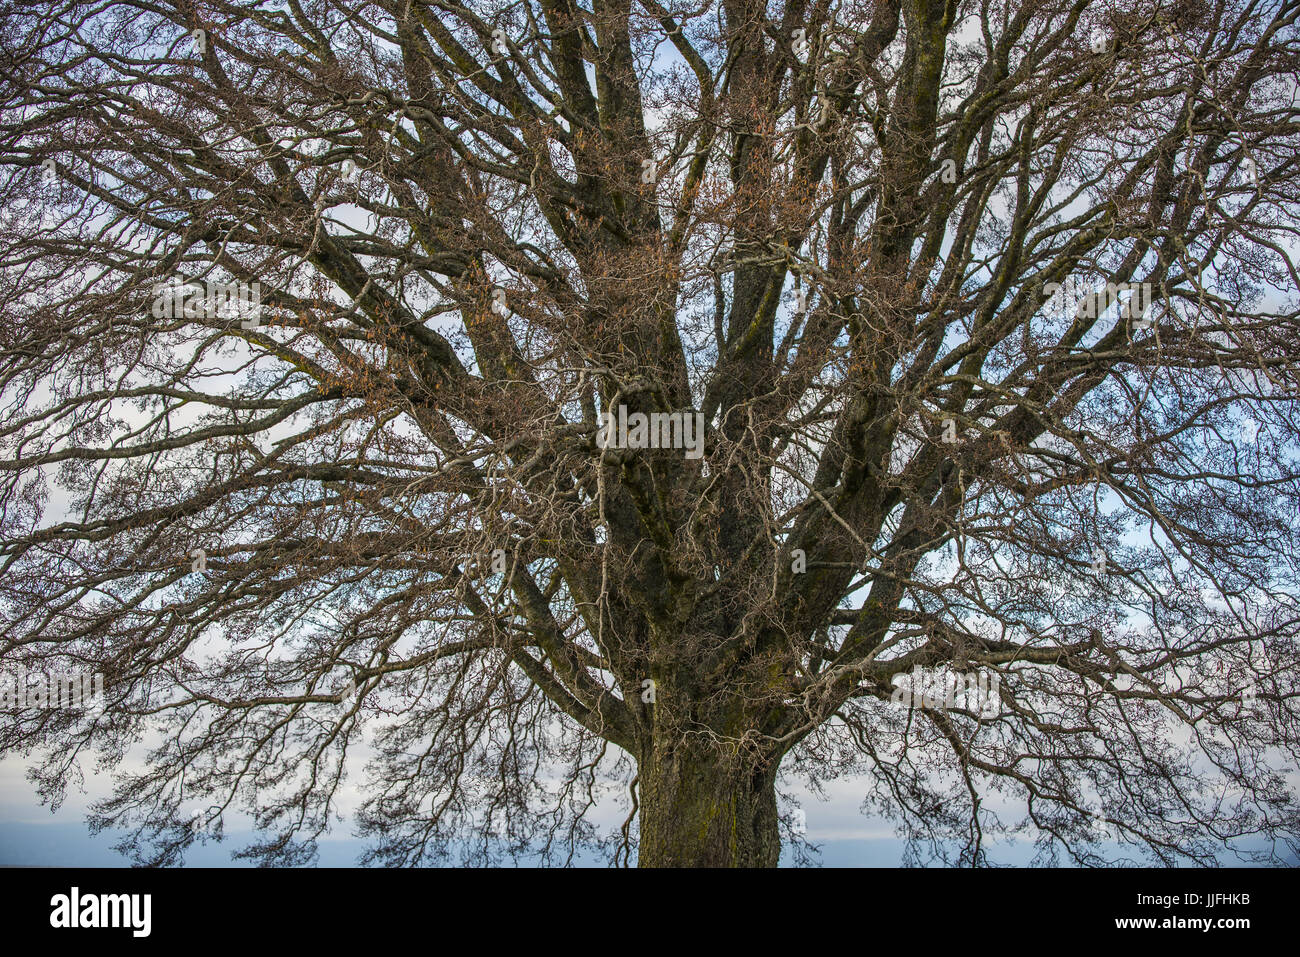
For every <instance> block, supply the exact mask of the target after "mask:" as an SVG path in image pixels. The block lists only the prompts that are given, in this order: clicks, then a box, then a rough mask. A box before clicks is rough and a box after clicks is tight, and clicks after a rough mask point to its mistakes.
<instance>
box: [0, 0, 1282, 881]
mask: <svg viewBox="0 0 1300 957" xmlns="http://www.w3.org/2000/svg"><path fill="white" fill-rule="evenodd" d="M1297 9H1298V8H1297V4H1295V3H1294V2H1288V3H1283V4H1278V3H1275V2H1274V3H1270V2H1256V0H1214V2H1211V0H1182V2H1170V0H1125V2H1115V3H1109V2H1088V0H1074V2H1065V0H1041V2H1033V3H1011V2H1006V0H1003V2H990V0H982V2H974V0H834V2H832V0H813V2H803V0H787V2H786V3H785V4H783V5H782V4H777V3H771V4H769V3H760V2H755V0H720V2H715V3H699V4H696V3H694V2H688V0H637V2H636V3H633V2H631V0H612V2H606V0H590V2H588V3H587V4H586V5H583V4H581V3H580V2H578V0H520V2H515V3H509V4H502V3H479V2H473V3H462V2H456V0H427V2H426V0H289V2H247V3H227V2H221V0H123V2H110V3H89V2H80V0H53V2H51V0H41V2H39V3H36V2H27V0H3V2H0V11H2V12H3V24H4V25H3V28H2V30H3V37H2V40H0V71H2V77H0V97H2V100H0V162H3V164H5V165H6V169H7V173H8V178H7V180H6V181H5V183H4V184H3V186H0V190H2V191H0V210H3V227H4V228H3V236H2V239H0V265H2V267H3V270H2V272H0V284H2V285H0V302H3V308H4V316H5V321H4V323H3V327H2V329H0V395H2V396H3V404H4V412H5V414H4V416H3V420H2V421H0V443H2V444H0V475H2V476H3V484H2V485H0V489H2V491H0V494H2V495H3V529H2V531H0V570H2V572H0V628H2V629H3V632H2V634H3V642H2V644H0V655H2V657H3V664H4V665H6V666H7V667H8V666H12V667H13V668H22V669H26V672H27V673H28V674H31V673H34V672H38V671H40V670H41V669H45V670H50V669H55V668H62V669H65V670H66V669H68V668H82V669H89V670H94V671H96V672H98V673H100V674H102V676H103V678H104V680H105V683H106V685H107V691H106V699H107V700H106V707H105V708H104V709H103V710H102V711H100V712H87V711H85V710H79V709H69V708H63V709H54V708H48V707H47V708H38V707H24V708H14V709H12V710H10V711H9V712H7V713H5V714H4V715H3V718H0V750H3V751H10V750H21V751H23V752H24V753H28V754H36V755H38V756H39V760H34V761H33V770H32V773H33V775H35V776H36V779H37V780H38V781H39V786H40V790H41V793H42V795H43V796H44V797H45V798H46V799H47V800H49V801H50V802H52V803H57V802H58V801H60V800H61V799H62V797H63V794H64V791H65V788H66V787H67V786H68V785H69V783H70V782H75V781H77V780H78V779H79V778H78V775H79V774H81V773H82V766H83V763H85V762H87V761H89V760H91V758H92V757H95V756H97V759H98V760H99V761H100V762H101V763H100V764H98V765H96V767H98V768H100V769H101V770H109V769H111V772H112V773H113V775H114V781H115V790H114V792H113V795H112V797H111V798H109V799H107V800H105V801H103V802H102V803H101V804H100V805H99V806H98V807H97V809H96V812H95V815H94V816H93V818H92V826H94V827H108V826H115V827H128V828H130V829H131V837H130V838H129V839H128V840H127V841H125V842H124V844H123V845H122V847H123V849H124V850H127V851H129V852H131V853H133V854H134V855H135V856H136V858H137V859H139V860H141V861H151V862H159V863H175V862H177V861H179V860H180V859H181V856H182V855H183V852H184V850H185V848H186V847H187V846H189V845H190V844H191V843H192V842H193V841H194V840H196V839H199V837H200V835H198V834H196V829H194V828H192V827H191V826H190V823H191V822H190V819H189V818H188V817H187V816H186V809H187V807H188V803H193V802H195V801H197V802H198V803H199V804H200V805H201V806H202V807H203V808H204V815H205V816H204V820H205V821H208V820H213V819H215V818H217V817H218V816H219V815H220V813H221V812H222V811H223V810H225V809H238V808H245V809H247V810H249V811H250V812H252V813H253V814H255V815H256V821H257V825H258V827H259V829H260V834H261V837H259V838H258V842H257V843H255V844H254V845H253V846H251V847H248V848H245V849H243V850H241V851H239V854H240V855H242V856H245V857H250V858H253V859H257V860H260V861H263V862H267V863H294V862H300V861H305V860H310V859H311V856H312V854H313V853H314V840H315V839H316V838H317V837H319V836H320V835H321V833H322V832H323V831H324V830H325V829H326V828H327V827H329V825H330V821H331V817H332V812H333V811H334V810H335V807H336V798H337V795H338V789H339V787H340V785H341V783H342V781H343V779H344V771H345V769H346V768H347V767H348V766H349V764H351V765H353V766H354V767H359V766H360V765H361V763H362V762H363V761H365V762H366V764H365V767H366V776H365V781H364V787H365V789H366V802H365V804H364V806H363V808H362V811H361V814H360V826H361V830H362V833H363V834H365V835H366V836H368V837H369V838H371V839H372V841H373V843H372V846H371V850H370V851H369V852H368V853H367V855H366V860H368V861H370V862H379V863H385V864H412V863H421V862H430V861H438V860H442V859H446V858H448V857H455V858H458V859H461V860H464V861H467V862H480V863H482V862H490V861H492V860H495V859H497V858H498V856H499V855H502V854H512V853H539V852H540V853H542V854H544V855H546V858H547V859H548V860H552V861H566V860H572V857H573V854H574V853H575V851H576V850H577V849H578V848H579V847H582V846H584V845H592V846H596V847H598V848H600V849H602V850H603V853H605V854H606V855H607V856H608V857H609V859H611V860H612V861H614V862H616V863H628V862H630V861H631V860H632V859H633V852H635V855H636V860H637V861H638V862H639V863H640V864H641V865H642V866H647V865H733V866H772V865H775V864H776V862H777V860H778V857H779V855H780V851H781V847H782V843H783V833H784V835H785V838H786V843H787V844H789V845H792V846H794V847H795V848H796V849H800V848H804V847H805V844H804V842H803V837H802V835H801V834H799V833H797V832H798V829H797V828H794V827H791V826H790V825H791V815H790V814H789V813H788V811H787V813H785V814H782V813H781V811H780V809H779V802H778V784H779V783H780V781H779V780H778V772H779V771H780V772H782V773H784V774H786V775H788V776H790V777H789V778H783V779H781V780H793V779H801V780H804V781H806V782H808V783H810V784H811V786H812V787H813V788H814V789H816V788H817V787H819V786H820V784H821V783H822V782H823V781H825V780H827V779H829V778H832V777H836V776H839V775H847V774H858V775H863V778H864V780H865V781H867V782H868V783H867V787H868V789H869V790H868V791H867V794H866V799H867V806H868V807H869V808H870V809H874V810H876V811H878V812H880V813H884V814H886V815H888V816H890V817H892V818H893V819H894V820H896V821H897V822H898V826H899V828H900V831H901V833H902V834H903V835H904V836H906V837H907V838H908V840H909V846H910V848H911V854H912V855H913V856H915V857H916V859H921V858H923V857H930V858H937V859H940V860H944V861H949V862H960V863H962V864H981V863H985V862H986V861H987V860H988V855H989V851H990V846H991V845H993V844H995V843H996V842H997V841H1001V840H1007V839H1009V838H1016V839H1024V840H1032V841H1034V842H1036V846H1037V850H1038V854H1037V857H1036V860H1037V861H1039V862H1052V861H1056V860H1058V859H1060V858H1061V856H1062V855H1068V857H1069V858H1071V859H1074V860H1077V861H1079V862H1083V863H1089V864H1095V863H1100V862H1103V861H1104V860H1105V859H1106V858H1107V857H1108V856H1111V857H1113V856H1114V855H1116V854H1118V855H1120V856H1133V857H1136V858H1137V859H1144V860H1148V861H1155V862H1160V863H1167V864H1171V863H1177V862H1196V863H1209V862H1213V861H1214V860H1216V859H1218V858H1219V857H1221V856H1222V855H1225V854H1229V855H1230V854H1237V855H1239V856H1241V857H1243V858H1248V859H1252V860H1260V861H1278V860H1283V859H1285V857H1286V855H1287V854H1288V853H1294V851H1295V849H1296V847H1297V844H1296V841H1297V836H1298V830H1300V827H1298V825H1300V819H1298V817H1297V810H1296V806H1295V801H1294V783H1295V781H1294V770H1295V765H1296V757H1297V753H1298V751H1297V749H1298V746H1300V726H1298V725H1297V717H1300V715H1298V714H1297V707H1296V694H1297V691H1296V687H1297V625H1298V622H1300V608H1298V606H1297V574H1296V572H1297V558H1298V546H1300V533H1298V531H1297V527H1296V516H1297V508H1298V506H1300V481H1298V476H1297V471H1296V451H1297V449H1296V442H1295V439H1296V434H1297V429H1296V425H1295V418H1294V416H1295V412H1296V399H1297V388H1298V387H1300V363H1298V362H1297V358H1296V342H1297V339H1298V337H1300V323H1298V322H1297V316H1298V312H1297V302H1298V301H1300V277H1298V276H1297V273H1296V265H1295V261H1294V257H1293V251H1294V250H1293V247H1294V242H1295V238H1296V227H1295V213H1296V210H1297V206H1298V204H1300V174H1298V170H1297V159H1296V147H1297V142H1298V141H1300V109H1298V108H1297V106H1296V95H1297V90H1296V75H1297V69H1298V68H1300V43H1298V37H1297V31H1296V18H1297ZM935 689H938V690H935ZM135 745H140V746H143V747H147V748H148V753H147V757H146V759H145V760H144V761H143V762H137V763H135V764H132V765H131V766H129V767H128V766H121V765H120V762H121V761H122V759H123V758H124V757H125V756H126V755H127V753H128V751H129V749H131V748H132V747H133V746H135ZM1288 771H1289V772H1291V774H1292V776H1291V777H1290V779H1288V777H1287V774H1288ZM601 801H615V802H621V803H622V805H623V806H624V808H625V810H626V813H627V820H626V823H625V824H624V825H623V826H622V827H621V828H618V827H612V828H608V829H606V830H602V829H601V828H599V827H596V826H595V825H593V824H592V823H591V821H590V820H589V819H590V817H591V813H590V812H591V811H592V809H593V808H594V807H596V805H597V804H598V803H599V802H601ZM187 802H188V803H187ZM783 822H784V824H783Z"/></svg>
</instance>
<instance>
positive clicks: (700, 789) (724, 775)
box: [637, 741, 781, 867]
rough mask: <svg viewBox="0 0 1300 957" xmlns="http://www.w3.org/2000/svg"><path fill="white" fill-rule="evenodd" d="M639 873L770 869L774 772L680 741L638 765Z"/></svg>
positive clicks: (776, 835)
mask: <svg viewBox="0 0 1300 957" xmlns="http://www.w3.org/2000/svg"><path fill="white" fill-rule="evenodd" d="M639 774H640V779H641V780H640V791H641V808H640V822H641V842H640V855H639V858H638V862H637V863H638V866H640V867H776V864H777V860H778V859H779V858H780V856H781V834H780V829H779V828H778V825H777V809H776V768H775V767H770V768H755V767H753V766H752V765H747V764H746V763H745V762H744V761H742V760H738V759H736V758H734V757H729V756H726V755H724V754H722V753H721V752H720V751H717V750H708V749H698V750H697V749H696V748H693V747H688V746H684V745H682V744H681V742H680V741H678V742H677V743H676V745H675V746H674V747H672V748H664V747H661V746H656V748H655V754H653V755H652V756H650V758H649V759H647V760H643V761H642V762H641V766H640V770H639Z"/></svg>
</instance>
